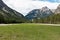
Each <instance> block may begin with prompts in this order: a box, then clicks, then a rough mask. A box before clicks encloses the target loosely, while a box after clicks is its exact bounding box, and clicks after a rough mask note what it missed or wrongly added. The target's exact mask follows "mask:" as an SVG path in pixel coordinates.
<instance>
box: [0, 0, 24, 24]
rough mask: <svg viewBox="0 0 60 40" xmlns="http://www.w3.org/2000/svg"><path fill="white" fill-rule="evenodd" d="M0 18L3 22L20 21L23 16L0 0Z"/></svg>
mask: <svg viewBox="0 0 60 40" xmlns="http://www.w3.org/2000/svg"><path fill="white" fill-rule="evenodd" d="M0 15H1V16H0V19H1V18H3V19H4V22H6V23H9V22H22V20H24V16H23V15H22V14H21V13H19V12H17V11H15V10H13V9H11V8H9V7H8V6H7V5H6V4H5V3H4V2H3V1H2V0H0Z"/></svg>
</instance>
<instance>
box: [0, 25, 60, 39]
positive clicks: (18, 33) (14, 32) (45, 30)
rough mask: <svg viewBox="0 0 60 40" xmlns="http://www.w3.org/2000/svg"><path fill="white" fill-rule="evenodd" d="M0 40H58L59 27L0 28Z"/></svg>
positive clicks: (14, 26) (20, 26) (59, 35)
mask: <svg viewBox="0 0 60 40" xmlns="http://www.w3.org/2000/svg"><path fill="white" fill-rule="evenodd" d="M0 40H60V26H49V25H36V24H18V25H7V26H0Z"/></svg>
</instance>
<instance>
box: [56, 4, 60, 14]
mask: <svg viewBox="0 0 60 40" xmlns="http://www.w3.org/2000/svg"><path fill="white" fill-rule="evenodd" d="M57 13H60V4H59V5H58V7H57V9H56V10H55V14H57Z"/></svg>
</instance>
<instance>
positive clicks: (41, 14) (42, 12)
mask: <svg viewBox="0 0 60 40" xmlns="http://www.w3.org/2000/svg"><path fill="white" fill-rule="evenodd" d="M51 14H53V12H52V11H51V10H50V9H49V8H48V7H46V6H45V7H42V8H41V9H34V10H32V11H31V12H29V13H28V14H27V15H26V16H25V17H26V18H27V19H29V20H32V19H35V18H37V19H40V18H45V17H48V16H49V15H51Z"/></svg>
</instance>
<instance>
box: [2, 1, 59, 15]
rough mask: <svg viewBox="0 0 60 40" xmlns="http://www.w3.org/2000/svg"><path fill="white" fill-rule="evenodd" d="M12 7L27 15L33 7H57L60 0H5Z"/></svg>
mask: <svg viewBox="0 0 60 40" xmlns="http://www.w3.org/2000/svg"><path fill="white" fill-rule="evenodd" d="M3 1H4V3H5V4H6V5H7V6H9V7H10V8H12V9H14V10H16V11H18V12H20V13H21V14H23V15H27V13H29V12H30V11H31V10H33V9H41V8H42V7H44V6H47V7H48V8H49V9H56V8H57V6H58V5H59V4H60V0H3Z"/></svg>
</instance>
